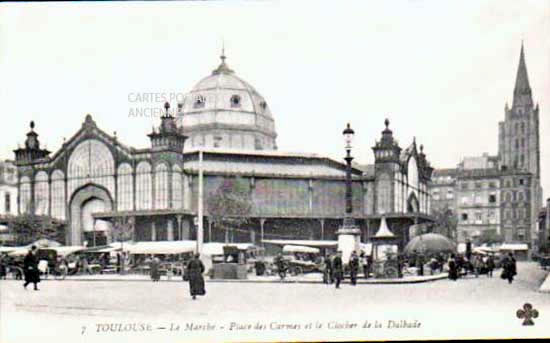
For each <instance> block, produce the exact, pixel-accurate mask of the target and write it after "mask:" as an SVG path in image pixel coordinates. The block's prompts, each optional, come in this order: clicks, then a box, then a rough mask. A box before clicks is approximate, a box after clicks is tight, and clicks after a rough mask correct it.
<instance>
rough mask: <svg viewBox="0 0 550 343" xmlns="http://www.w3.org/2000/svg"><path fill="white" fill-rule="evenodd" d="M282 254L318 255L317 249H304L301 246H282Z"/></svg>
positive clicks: (304, 247)
mask: <svg viewBox="0 0 550 343" xmlns="http://www.w3.org/2000/svg"><path fill="white" fill-rule="evenodd" d="M283 252H290V253H294V252H299V253H307V254H318V253H319V249H318V248H313V247H306V246H303V245H285V246H283Z"/></svg>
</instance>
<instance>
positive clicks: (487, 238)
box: [477, 230, 504, 245]
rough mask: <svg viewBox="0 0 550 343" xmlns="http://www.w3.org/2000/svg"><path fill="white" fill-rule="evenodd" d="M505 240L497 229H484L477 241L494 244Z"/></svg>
mask: <svg viewBox="0 0 550 343" xmlns="http://www.w3.org/2000/svg"><path fill="white" fill-rule="evenodd" d="M502 242H504V239H503V237H502V236H501V235H499V234H498V233H497V231H496V230H482V231H481V233H480V235H479V237H478V238H477V243H478V244H479V245H481V244H487V245H493V244H500V243H502Z"/></svg>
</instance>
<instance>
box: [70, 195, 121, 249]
mask: <svg viewBox="0 0 550 343" xmlns="http://www.w3.org/2000/svg"><path fill="white" fill-rule="evenodd" d="M70 209H71V220H70V223H71V226H70V230H69V242H70V244H71V245H82V244H83V242H84V241H88V245H93V244H94V243H95V244H96V245H99V244H105V243H107V237H108V236H109V231H110V223H108V222H105V221H101V220H94V218H93V214H94V213H98V212H110V211H112V210H113V200H112V197H111V195H110V194H109V192H108V191H107V190H106V189H105V188H103V187H101V186H98V185H95V184H88V185H85V186H83V187H81V188H79V189H77V190H76V191H75V192H74V194H73V196H72V198H71V202H70Z"/></svg>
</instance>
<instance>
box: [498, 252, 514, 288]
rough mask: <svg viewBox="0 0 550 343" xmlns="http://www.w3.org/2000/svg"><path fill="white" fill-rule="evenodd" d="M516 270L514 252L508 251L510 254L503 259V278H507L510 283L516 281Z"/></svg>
mask: <svg viewBox="0 0 550 343" xmlns="http://www.w3.org/2000/svg"><path fill="white" fill-rule="evenodd" d="M516 274H517V272H516V259H515V258H514V255H512V253H508V256H506V257H505V258H504V260H503V261H502V275H501V278H503V279H507V280H508V283H512V281H514V276H515V275H516Z"/></svg>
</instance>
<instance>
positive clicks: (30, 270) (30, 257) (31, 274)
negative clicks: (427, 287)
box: [23, 245, 40, 291]
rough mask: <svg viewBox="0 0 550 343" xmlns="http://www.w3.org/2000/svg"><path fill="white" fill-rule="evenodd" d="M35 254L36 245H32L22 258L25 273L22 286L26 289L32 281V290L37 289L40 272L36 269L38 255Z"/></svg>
mask: <svg viewBox="0 0 550 343" xmlns="http://www.w3.org/2000/svg"><path fill="white" fill-rule="evenodd" d="M36 254H37V249H36V246H34V245H33V246H32V247H31V250H29V252H28V253H27V256H25V259H24V260H23V272H24V273H25V283H24V284H23V287H25V289H27V286H28V285H29V283H32V284H34V290H35V291H38V283H39V282H40V272H39V271H38V257H37V256H36Z"/></svg>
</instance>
